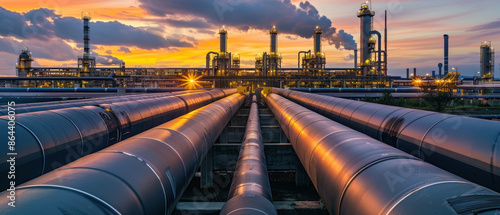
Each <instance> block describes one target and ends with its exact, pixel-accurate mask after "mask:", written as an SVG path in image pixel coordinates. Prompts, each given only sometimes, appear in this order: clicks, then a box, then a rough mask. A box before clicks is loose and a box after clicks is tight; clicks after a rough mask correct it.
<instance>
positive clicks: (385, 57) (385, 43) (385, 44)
mask: <svg viewBox="0 0 500 215" xmlns="http://www.w3.org/2000/svg"><path fill="white" fill-rule="evenodd" d="M384 46H385V48H384V51H385V52H384V61H385V75H387V71H388V69H387V10H385V29H384Z"/></svg>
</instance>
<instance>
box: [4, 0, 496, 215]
mask: <svg viewBox="0 0 500 215" xmlns="http://www.w3.org/2000/svg"><path fill="white" fill-rule="evenodd" d="M269 1H271V0H269ZM273 1H274V0H273ZM139 2H141V3H140V6H139V7H142V9H143V10H146V9H145V8H147V9H148V10H153V11H154V12H155V13H159V11H160V8H161V4H158V5H156V4H154V8H148V7H146V6H147V3H145V2H144V1H143V0H140V1H139ZM172 2H174V3H172V4H171V5H169V3H165V2H164V4H166V5H169V6H172V7H173V6H175V4H179V5H180V4H181V3H178V2H177V1H174V0H172ZM196 2H198V1H196ZM276 2H279V3H281V4H290V5H291V4H292V3H290V1H286V0H285V1H281V0H278V1H276ZM276 2H275V3H276ZM184 3H185V2H184ZM198 3H199V4H200V7H206V5H205V3H206V1H201V2H198ZM247 3H248V2H246V1H244V2H233V3H231V4H229V5H224V7H223V9H224V10H225V11H222V12H221V11H220V8H219V9H217V8H216V12H217V13H218V14H217V15H218V17H217V18H219V19H220V20H221V22H223V23H227V24H226V25H224V24H223V25H220V27H219V28H218V29H217V30H216V31H214V32H212V33H213V34H212V36H214V38H213V40H214V41H217V42H216V45H214V46H211V48H210V49H207V50H205V49H203V50H201V52H197V54H198V55H200V56H201V57H202V58H203V59H202V60H201V61H202V62H201V64H200V65H201V67H159V66H158V67H128V66H126V64H125V62H120V63H119V64H118V65H113V67H110V66H104V64H102V63H100V61H99V55H100V54H95V53H92V52H91V51H92V50H98V49H100V48H99V47H98V46H93V45H92V44H91V43H92V42H91V41H94V37H93V36H92V37H91V35H93V34H92V33H91V32H92V30H93V26H97V25H98V24H99V23H100V24H102V23H103V22H101V21H96V22H91V20H93V19H92V18H94V19H95V17H91V14H90V13H89V12H83V13H81V21H82V22H83V41H82V44H81V49H79V48H78V47H79V46H78V45H80V44H76V45H74V47H76V48H74V50H78V53H80V54H79V55H78V56H77V58H76V59H75V60H76V64H75V65H77V66H76V67H68V66H67V65H63V66H61V67H42V66H38V64H35V61H36V59H35V57H34V52H32V51H31V50H30V49H29V47H27V48H25V49H23V50H20V54H18V58H17V62H16V77H0V101H1V102H0V128H2V129H3V130H4V131H3V132H0V139H2V140H3V141H2V142H1V143H2V146H1V147H0V154H1V155H0V158H1V159H0V175H1V177H2V179H1V180H0V181H1V183H0V191H1V192H0V211H1V212H0V214H12V215H16V214H19V215H24V214H61V215H67V214H107V215H109V214H113V215H121V214H127V215H128V214H133V215H136V214H137V215H140V214H144V215H156V214H162V215H167V214H168V215H170V214H173V215H182V214H204V215H209V214H210V215H211V214H221V215H229V214H231V215H237V214H242V215H243V214H245V215H253V214H265V215H278V214H286V215H288V214H290V215H292V214H298V215H302V214H304V215H305V214H307V215H311V214H321V215H323V214H331V215H344V214H374V215H375V214H388V215H389V214H408V215H419V214H460V215H461V214H477V215H495V214H500V81H498V79H497V80H496V79H495V66H494V64H495V52H494V48H493V45H494V44H493V43H492V41H484V42H474V44H475V45H474V47H475V48H474V49H475V50H477V44H480V46H479V50H477V51H479V55H480V59H479V60H480V61H479V65H480V67H479V68H480V70H479V71H477V72H475V75H474V76H465V75H464V74H463V72H461V71H460V70H459V69H458V68H457V65H459V64H457V63H455V62H454V59H456V58H453V56H454V55H456V54H455V53H456V52H457V50H456V49H453V45H454V44H456V43H454V40H453V39H454V35H453V34H452V33H453V32H451V33H449V34H448V33H447V34H443V33H440V34H439V38H438V39H439V44H442V47H441V46H440V47H439V49H437V50H438V52H439V59H432V61H418V62H417V63H415V65H419V66H420V65H423V64H426V63H428V62H432V64H433V66H432V68H434V69H432V70H428V69H421V68H417V67H415V65H411V67H410V64H405V67H404V68H406V69H404V70H402V71H401V72H402V74H406V75H403V76H396V75H390V74H389V73H390V70H389V69H390V68H394V67H393V66H395V65H393V64H391V63H392V61H389V60H390V59H392V57H391V58H389V55H390V54H391V53H392V51H397V50H395V49H390V48H388V43H391V41H392V40H389V39H392V38H390V35H389V36H388V34H389V28H388V26H389V27H390V26H391V25H390V24H391V22H392V21H394V19H391V18H390V16H391V15H390V13H388V11H387V10H386V11H382V12H384V13H379V12H378V11H377V13H376V11H375V9H374V7H373V5H372V2H371V1H367V2H364V3H362V4H361V6H360V7H359V8H354V9H353V13H352V19H356V22H357V20H358V19H359V40H357V41H358V43H359V44H357V45H356V46H354V47H349V48H347V47H348V45H347V44H343V45H342V46H340V47H342V49H343V50H342V51H343V52H345V53H347V52H349V56H348V57H347V58H346V61H348V63H349V65H350V66H348V67H345V66H339V67H331V66H329V65H332V63H329V62H335V61H334V59H335V58H336V57H337V56H328V54H327V51H325V50H326V48H328V47H326V46H323V45H324V44H323V43H326V42H328V44H329V45H330V46H332V45H334V44H335V39H338V38H333V39H332V35H333V34H335V35H337V36H338V33H336V32H335V31H336V29H335V28H334V27H331V26H330V27H329V26H324V25H320V23H321V22H318V23H317V24H318V25H304V26H306V27H304V26H292V27H293V28H299V27H302V28H307V31H308V35H309V36H310V37H305V36H304V38H302V39H304V40H305V39H308V41H307V43H308V44H309V45H312V46H311V48H310V49H309V48H307V49H305V50H304V49H303V48H302V47H301V48H297V50H295V48H296V47H289V46H288V47H284V46H280V42H281V43H283V40H282V39H280V38H286V37H280V35H281V34H287V32H289V31H290V26H287V25H285V24H281V25H280V24H279V23H280V22H277V23H276V24H273V23H274V20H266V23H268V24H269V26H268V27H266V30H265V31H262V29H261V30H260V31H257V30H255V31H256V32H259V34H263V35H261V36H262V38H264V37H265V38H266V41H265V44H266V46H265V47H266V48H265V49H259V50H257V51H255V54H254V55H253V56H255V57H251V58H249V57H247V56H249V54H248V53H244V54H243V53H241V52H239V51H238V50H236V51H235V50H234V47H235V46H232V47H233V49H229V48H231V46H229V42H230V41H231V43H233V40H229V38H230V37H231V36H232V33H236V31H242V29H240V28H235V27H234V25H231V24H233V22H236V21H235V20H233V19H230V18H229V17H230V16H229V14H230V13H233V12H234V11H238V10H237V9H236V8H240V7H249V6H248V5H246V4H247ZM211 4H212V3H210V4H209V5H211ZM217 4H222V3H221V2H219V1H214V5H217ZM240 5H243V6H240ZM177 6H178V5H177ZM189 7H190V8H191V7H193V8H196V7H197V5H194V4H193V5H190V6H189ZM296 8H298V9H296ZM311 8H312V9H311ZM128 9H129V10H130V11H133V10H134V7H129V8H128ZM182 9H183V10H185V11H187V9H185V8H182ZM313 9H314V10H313ZM204 10H205V9H202V10H196V13H203V11H204ZM259 10H263V9H262V8H261V9H259ZM293 10H308V13H307V14H308V15H307V16H309V17H314V18H316V19H318V20H323V21H324V20H325V19H327V18H326V16H324V17H321V16H319V13H318V12H317V11H316V8H314V7H313V6H312V5H311V3H309V2H300V4H298V5H297V6H293ZM356 10H357V11H356ZM168 11H169V10H168ZM179 11H181V10H179ZM185 11H182V12H185ZM1 12H2V11H0V16H1V14H2V13H1ZM240 12H241V11H240ZM288 12H289V11H288ZM354 12H356V13H354ZM169 13H172V14H173V13H174V12H171V11H169ZM169 13H165V17H161V18H162V22H168V21H170V20H169V19H170V15H171V14H170V15H169ZM300 13H303V14H306V13H305V12H304V11H300ZM96 14H98V13H96ZM124 14H125V15H126V16H127V17H133V15H132V12H130V13H121V14H119V15H120V16H125V15H124ZM244 14H245V13H244V12H241V17H243V16H244ZM354 14H355V15H354ZM380 14H382V15H380ZM98 15H99V14H98ZM101 15H102V14H101ZM149 15H151V14H149ZM212 15H213V14H212ZM224 16H227V17H226V19H224V18H225V17H224ZM355 16H356V17H355ZM54 17H55V18H53V19H51V20H50V21H49V22H48V23H50V24H54V23H57V22H61V20H56V19H64V18H67V17H63V16H62V15H61V16H60V15H54ZM269 17H273V16H269ZM267 18H268V17H266V19H267ZM79 19H80V17H79V18H78V20H77V19H75V20H76V21H78V22H73V23H78V25H79V27H78V28H80V27H81V25H80V24H81V23H80V20H79ZM283 19H284V18H283ZM68 20H69V19H66V20H65V21H68ZM146 20H147V21H148V22H150V21H151V20H149V19H146ZM195 20H196V19H195ZM209 20H210V15H207V16H206V18H204V19H200V20H196V21H200V22H202V23H203V22H205V21H209ZM381 20H383V21H381ZM187 22H188V21H186V20H184V19H183V20H182V21H179V20H177V22H176V23H177V24H178V25H181V26H183V25H185V24H186V23H187ZM217 22H218V21H217ZM255 22H258V20H257V18H255ZM29 23H30V25H35V24H33V23H35V21H33V20H32V21H30V22H29ZM112 23H114V24H116V23H118V21H113V22H112ZM388 23H389V25H388ZM46 24H47V23H46ZM217 26H219V25H217ZM280 26H281V28H280ZM380 26H382V27H383V29H382V27H380ZM378 27H380V29H377V28H378ZM100 28H101V27H99V28H97V27H96V28H95V29H96V30H97V29H100ZM127 28H131V25H130V26H128V27H127ZM242 28H245V29H247V30H248V29H251V28H252V27H251V26H250V27H249V26H244V27H242ZM357 28H358V25H357V24H356V29H357ZM142 29H145V28H142ZM332 29H333V30H332ZM1 30H2V29H1V28H0V32H1ZM52 30H53V29H52ZM156 30H157V29H156ZM232 30H234V31H232ZM54 31H55V30H54ZM210 32H211V31H210ZM263 32H264V33H263ZM114 33H117V32H114ZM122 33H124V32H120V34H122ZM441 35H443V36H442V37H441ZM78 36H80V35H78ZM177 36H178V35H177ZM286 36H289V35H286ZM79 38H80V37H79ZM0 39H4V37H3V36H1V34H0ZM91 39H92V40H91ZM144 39H151V38H147V37H145V38H144ZM101 40H102V37H99V36H95V41H96V44H97V43H100V42H101ZM185 40H193V39H189V38H188V39H184V42H185ZM290 40H294V39H293V38H292V39H290ZM309 40H310V41H309ZM423 40H424V39H423ZM423 40H422V41H423ZM258 42H261V41H258ZM344 42H345V41H344ZM493 42H494V41H493ZM68 43H69V42H68ZM235 43H238V41H236V42H235ZM297 43H298V42H297ZM267 44H268V45H269V46H267ZM1 45H2V44H0V46H1ZM71 45H73V44H71ZM235 45H242V44H235ZM259 47H260V46H259ZM262 47H264V46H262ZM35 48H36V47H35ZM125 48H126V47H125ZM125 48H123V50H128V48H127V49H125ZM291 48H293V54H286V53H289V52H290V49H291ZM337 48H338V47H337ZM217 49H218V50H217ZM308 49H309V50H308ZM82 50H83V53H81V51H82ZM152 50H153V51H158V50H157V49H152ZM172 50H173V49H172ZM180 50H181V51H179V50H176V51H179V52H182V51H183V49H180ZM100 51H102V49H101V50H100ZM129 51H130V50H129ZM198 51H199V50H198ZM280 51H281V52H280ZM16 52H17V51H16ZM237 52H238V53H240V54H238V53H237ZM285 52H286V53H285ZM417 52H418V50H415V52H414V53H412V55H409V57H413V56H414V55H417V54H418V53H417ZM110 53H112V52H110ZM200 53H201V54H200ZM252 54H253V50H252ZM413 54H414V55H413ZM16 55H17V53H16ZM244 56H246V57H244ZM391 56H394V57H396V56H395V55H391ZM295 57H296V59H295ZM203 61H205V62H203ZM288 61H291V62H293V64H294V65H295V64H296V67H295V66H288V64H287V62H288ZM434 62H435V63H434ZM474 62H476V63H477V60H474ZM394 64H396V63H394ZM35 65H37V66H35ZM248 65H250V66H248Z"/></svg>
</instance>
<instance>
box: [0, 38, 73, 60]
mask: <svg viewBox="0 0 500 215" xmlns="http://www.w3.org/2000/svg"><path fill="white" fill-rule="evenodd" d="M24 48H28V49H29V50H30V51H31V52H32V57H33V58H43V59H50V60H56V61H66V60H75V61H76V59H77V56H78V54H79V53H81V50H77V49H73V48H72V47H71V46H69V45H68V44H66V43H65V42H64V41H62V40H58V39H50V40H44V41H41V40H37V39H34V40H24V41H22V42H18V41H16V40H13V39H11V38H0V52H6V53H11V54H15V55H18V54H19V53H20V52H21V50H22V49H24Z"/></svg>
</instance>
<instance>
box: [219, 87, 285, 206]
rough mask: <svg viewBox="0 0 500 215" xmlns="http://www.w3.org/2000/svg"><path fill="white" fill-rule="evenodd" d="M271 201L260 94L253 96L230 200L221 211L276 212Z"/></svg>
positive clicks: (230, 191)
mask: <svg viewBox="0 0 500 215" xmlns="http://www.w3.org/2000/svg"><path fill="white" fill-rule="evenodd" d="M272 201H273V198H272V193H271V185H270V184H269V178H268V174H267V165H266V157H265V153H264V143H263V140H262V134H261V131H260V122H259V108H258V106H257V97H256V96H253V98H252V104H251V107H250V113H249V116H248V122H247V127H246V130H245V136H244V137H243V142H242V144H241V149H240V155H239V157H238V163H237V164H236V170H235V172H234V176H233V182H232V184H231V189H230V190H229V196H228V201H227V203H226V204H225V205H224V207H223V208H222V210H221V212H220V214H221V215H229V214H231V215H237V214H267V215H272V214H276V215H277V214H278V213H277V211H276V208H275V207H274V205H273V203H272Z"/></svg>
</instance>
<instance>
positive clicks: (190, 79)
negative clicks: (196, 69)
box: [181, 73, 203, 90]
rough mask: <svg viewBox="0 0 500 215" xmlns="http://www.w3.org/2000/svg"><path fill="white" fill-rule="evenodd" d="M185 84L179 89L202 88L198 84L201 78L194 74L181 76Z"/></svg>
mask: <svg viewBox="0 0 500 215" xmlns="http://www.w3.org/2000/svg"><path fill="white" fill-rule="evenodd" d="M182 77H183V78H184V80H185V81H186V83H184V84H182V85H181V87H184V88H186V89H188V90H195V89H198V88H202V86H201V85H200V84H199V83H198V79H200V78H201V77H203V76H197V75H196V74H195V73H188V74H187V75H183V76H182Z"/></svg>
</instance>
